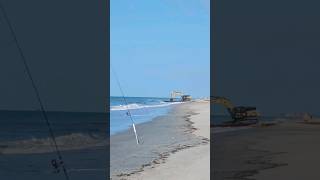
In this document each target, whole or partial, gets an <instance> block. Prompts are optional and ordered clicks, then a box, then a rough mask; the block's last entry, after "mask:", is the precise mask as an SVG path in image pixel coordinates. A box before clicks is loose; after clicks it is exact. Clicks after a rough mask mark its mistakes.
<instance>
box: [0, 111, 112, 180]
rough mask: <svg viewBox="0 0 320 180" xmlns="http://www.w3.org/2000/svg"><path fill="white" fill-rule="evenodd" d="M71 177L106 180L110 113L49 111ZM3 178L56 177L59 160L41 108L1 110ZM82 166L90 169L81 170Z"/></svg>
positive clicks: (0, 175) (51, 179) (35, 179)
mask: <svg viewBox="0 0 320 180" xmlns="http://www.w3.org/2000/svg"><path fill="white" fill-rule="evenodd" d="M47 116H48V119H49V121H50V126H51V128H52V130H53V133H54V136H55V140H56V143H57V146H58V148H59V150H60V152H61V155H62V157H63V161H64V163H65V164H66V166H67V169H68V172H69V173H70V175H71V177H72V178H71V179H77V180H87V179H105V178H106V177H105V174H106V173H105V171H106V170H107V164H106V161H107V158H108V156H109V154H108V153H107V143H106V139H107V132H106V129H107V128H108V127H107V117H108V116H107V113H106V112H104V113H85V112H47ZM0 123H1V126H0V179H1V180H2V179H32V180H43V179H46V180H55V179H64V177H63V173H62V172H61V171H60V173H56V172H55V171H56V169H55V168H54V167H53V166H52V165H51V161H52V160H54V159H57V154H56V152H55V148H54V147H53V144H52V143H53V141H52V139H51V135H50V132H49V129H48V126H47V124H46V121H45V119H44V118H43V115H42V112H40V111H0ZM83 169H85V170H88V171H82V170H83Z"/></svg>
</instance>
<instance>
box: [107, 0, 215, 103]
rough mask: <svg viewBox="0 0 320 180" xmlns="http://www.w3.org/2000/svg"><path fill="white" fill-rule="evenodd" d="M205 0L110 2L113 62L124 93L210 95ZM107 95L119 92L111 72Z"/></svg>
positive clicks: (120, 0)
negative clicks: (171, 92) (179, 91)
mask: <svg viewBox="0 0 320 180" xmlns="http://www.w3.org/2000/svg"><path fill="white" fill-rule="evenodd" d="M209 2H210V1H209V0H111V7H110V9H111V18H110V21H111V23H110V25H111V27H110V28H111V29H110V30H111V34H110V37H111V40H110V45H111V47H110V48H111V49H110V50H111V51H110V52H111V55H110V57H111V59H110V60H111V65H112V67H113V69H114V70H115V71H116V74H117V75H118V78H119V80H120V83H121V86H122V88H123V90H124V92H125V95H126V96H137V97H168V96H169V93H170V91H172V90H181V91H183V92H185V93H187V94H190V95H192V96H194V97H204V96H209V95H210V5H209ZM110 91H111V92H110V94H111V96H118V95H121V93H120V90H119V87H118V85H117V83H116V80H115V77H114V74H113V73H112V71H111V72H110Z"/></svg>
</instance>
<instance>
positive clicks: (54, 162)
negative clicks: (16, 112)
mask: <svg viewBox="0 0 320 180" xmlns="http://www.w3.org/2000/svg"><path fill="white" fill-rule="evenodd" d="M0 10H1V12H2V14H3V17H4V19H5V21H6V23H7V25H8V27H9V29H10V33H11V35H12V36H13V40H14V42H15V44H16V46H17V49H18V51H19V54H20V57H21V61H22V63H23V65H24V67H25V71H26V73H27V75H28V77H29V79H30V81H31V84H32V87H33V89H34V92H35V95H36V98H37V101H38V103H39V106H40V109H41V113H42V115H43V118H44V119H45V121H46V125H47V127H48V129H49V133H50V136H51V139H52V141H53V144H54V147H55V151H56V153H57V156H58V161H57V160H55V159H53V160H52V161H51V164H52V166H54V168H55V169H56V170H57V172H59V167H62V170H63V173H64V175H65V178H66V180H69V175H68V171H67V169H66V167H65V164H64V162H63V159H62V155H61V152H60V150H59V148H58V145H57V142H56V138H55V135H54V132H53V129H52V127H51V124H50V121H49V119H48V116H47V113H46V111H45V108H44V106H43V103H42V101H41V98H40V93H39V91H38V88H37V86H36V83H35V81H34V79H33V77H32V74H31V70H30V68H29V66H28V63H27V60H26V58H25V56H24V53H23V51H22V48H21V47H20V45H19V42H18V40H17V36H16V34H15V32H14V30H13V27H12V24H11V23H10V20H9V18H8V16H7V13H6V11H5V9H4V6H3V5H2V2H1V1H0Z"/></svg>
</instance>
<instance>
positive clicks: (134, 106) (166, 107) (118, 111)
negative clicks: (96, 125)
mask: <svg viewBox="0 0 320 180" xmlns="http://www.w3.org/2000/svg"><path fill="white" fill-rule="evenodd" d="M125 99H126V101H127V103H128V105H126V103H125V101H124V99H123V98H122V97H115V96H113V97H110V135H114V134H116V133H119V132H121V131H125V130H128V129H130V128H131V127H132V122H131V119H130V117H129V116H128V115H127V112H128V110H129V111H130V113H131V115H132V118H133V121H134V122H135V123H136V124H140V123H144V122H148V121H151V120H152V119H153V118H155V117H157V116H162V115H166V114H167V113H168V112H169V111H170V109H171V108H172V107H173V106H174V105H176V104H180V103H181V102H164V101H165V100H168V98H155V97H126V98H125Z"/></svg>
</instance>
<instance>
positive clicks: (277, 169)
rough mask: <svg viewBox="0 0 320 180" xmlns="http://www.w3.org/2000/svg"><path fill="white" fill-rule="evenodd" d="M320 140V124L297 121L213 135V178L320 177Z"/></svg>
mask: <svg viewBox="0 0 320 180" xmlns="http://www.w3.org/2000/svg"><path fill="white" fill-rule="evenodd" d="M319 141H320V125H319V124H303V123H297V120H288V121H285V122H282V123H278V124H276V125H274V126H268V127H256V128H250V129H247V130H242V131H231V132H224V133H216V134H213V140H212V143H213V144H212V145H213V147H214V148H213V178H214V179H215V180H216V179H217V180H220V179H234V180H237V179H238V180H240V179H241V180H243V179H257V180H269V179H274V180H283V179H292V180H295V179H297V180H298V179H299V180H300V179H308V180H313V179H314V180H316V179H319V178H320V174H319V173H318V164H319V162H320V156H319V152H320V145H319V143H318V142H319Z"/></svg>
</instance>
